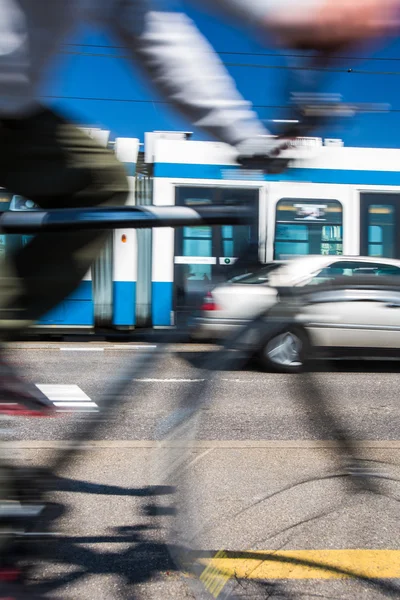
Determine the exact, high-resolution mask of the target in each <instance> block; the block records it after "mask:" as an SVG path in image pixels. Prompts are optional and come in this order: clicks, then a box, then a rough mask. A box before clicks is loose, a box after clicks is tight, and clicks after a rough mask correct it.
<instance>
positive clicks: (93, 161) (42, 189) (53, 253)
mask: <svg viewBox="0 0 400 600" xmlns="http://www.w3.org/2000/svg"><path fill="white" fill-rule="evenodd" d="M0 185H1V186H2V187H5V188H7V189H9V190H10V191H12V192H14V193H16V194H20V195H22V196H25V197H27V198H30V199H31V200H33V201H34V202H36V203H37V204H38V205H39V206H41V207H42V208H73V207H79V206H82V207H91V206H111V205H114V206H115V205H123V204H124V203H125V202H126V199H127V195H128V183H127V177H126V174H125V170H124V167H123V166H122V165H121V164H120V163H119V162H118V161H117V160H116V158H115V156H114V154H113V153H112V152H110V151H108V150H107V149H105V148H102V147H101V146H99V145H98V144H97V143H96V142H95V141H94V140H92V139H91V138H89V137H88V136H86V135H85V134H84V133H83V132H82V131H81V130H80V129H78V128H77V127H75V126H74V125H72V124H70V123H68V122H67V121H66V120H65V119H63V118H61V117H59V116H57V115H55V114H54V113H52V112H51V111H50V110H43V111H42V112H40V113H39V114H36V115H35V116H33V117H30V118H29V119H23V120H14V121H11V120H8V121H2V122H0ZM107 235H109V234H107V233H106V232H104V231H88V232H65V233H57V234H38V235H37V236H35V237H34V238H33V240H32V241H31V242H30V243H29V244H28V245H26V246H25V247H23V248H21V249H19V250H18V251H17V252H16V253H15V254H14V255H12V256H7V257H3V258H2V259H1V261H0V342H1V341H4V340H6V339H7V338H8V336H9V334H11V333H13V332H14V333H15V332H18V331H20V330H22V329H24V328H25V327H26V326H28V325H30V324H32V323H33V322H34V321H36V320H37V319H38V318H39V317H40V316H42V315H43V314H45V313H46V312H48V311H49V310H50V309H52V308H53V307H55V306H56V305H57V304H59V303H60V302H61V301H62V300H63V299H64V298H66V297H67V296H68V295H69V294H70V293H72V292H73V291H74V289H75V288H76V287H77V286H78V285H79V283H80V281H81V280H82V278H83V277H84V275H85V274H86V273H87V271H88V269H89V267H90V266H91V264H92V263H93V261H94V259H95V258H96V256H97V255H98V253H99V252H100V250H101V247H102V245H103V243H104V241H105V240H106V236H107ZM16 398H18V406H17V407H15V402H14V400H15V399H16ZM10 399H11V400H10ZM10 401H11V403H12V404H13V406H14V407H15V408H13V410H16V411H17V412H19V411H20V409H21V403H22V407H23V408H22V410H24V411H25V410H26V407H27V406H28V407H29V408H31V409H33V410H35V409H36V407H37V402H39V404H40V406H43V404H46V401H45V398H44V397H43V395H41V394H40V393H39V391H38V390H37V389H36V388H34V386H27V385H26V384H25V382H22V381H21V380H19V378H18V376H17V375H16V373H15V371H14V370H13V369H12V368H11V367H10V365H9V364H7V362H6V361H5V360H4V357H3V356H2V353H0V404H1V405H0V412H1V411H2V410H3V409H4V402H5V403H6V406H7V407H8V406H9V403H10Z"/></svg>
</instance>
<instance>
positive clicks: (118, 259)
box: [113, 229, 137, 281]
mask: <svg viewBox="0 0 400 600" xmlns="http://www.w3.org/2000/svg"><path fill="white" fill-rule="evenodd" d="M122 236H126V241H125V242H123V241H122ZM113 261H114V263H113V279H114V281H137V237H136V231H135V230H134V229H117V230H116V232H115V236H114V257H113Z"/></svg>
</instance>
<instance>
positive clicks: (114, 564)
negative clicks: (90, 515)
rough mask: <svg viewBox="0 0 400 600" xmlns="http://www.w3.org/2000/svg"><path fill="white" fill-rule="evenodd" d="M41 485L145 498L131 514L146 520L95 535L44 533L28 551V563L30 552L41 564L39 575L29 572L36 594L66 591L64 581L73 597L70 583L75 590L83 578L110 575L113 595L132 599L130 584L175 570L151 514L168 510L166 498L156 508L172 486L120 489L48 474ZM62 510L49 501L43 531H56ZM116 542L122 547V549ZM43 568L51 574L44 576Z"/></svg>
mask: <svg viewBox="0 0 400 600" xmlns="http://www.w3.org/2000/svg"><path fill="white" fill-rule="evenodd" d="M47 489H48V491H49V492H50V493H51V494H52V493H58V492H73V493H74V492H76V493H79V494H94V495H102V496H110V497H116V496H128V497H132V498H143V499H144V500H145V501H144V503H143V505H142V506H141V507H140V509H139V511H136V510H135V514H133V515H132V520H134V519H135V517H136V519H137V520H141V521H143V517H148V522H147V523H145V524H136V525H132V526H126V525H123V526H115V527H109V528H105V531H104V533H101V534H98V535H91V534H89V535H68V533H67V534H66V535H61V536H60V537H55V538H53V539H51V538H50V539H49V538H47V539H46V541H45V543H43V541H38V542H37V543H34V544H33V546H31V548H30V551H29V554H28V563H29V557H30V556H33V557H34V558H35V562H37V560H38V559H39V561H40V564H41V565H42V567H44V571H43V573H44V578H42V577H41V576H40V575H39V577H38V576H37V575H34V582H32V584H31V586H30V589H32V593H34V594H37V595H38V596H39V597H48V595H49V594H50V595H52V594H54V593H59V592H60V591H61V592H62V593H66V594H68V593H69V591H68V588H69V586H73V588H74V589H73V592H72V597H76V590H75V586H76V585H78V586H79V588H78V589H79V590H80V589H81V586H82V585H83V586H85V583H86V581H85V580H86V579H87V578H89V577H93V576H102V577H106V578H110V577H112V578H114V579H115V589H116V590H118V591H117V593H116V594H115V596H113V597H115V598H121V599H124V598H129V599H133V598H134V597H135V595H134V594H135V588H136V586H138V585H143V584H145V583H146V582H148V581H150V580H151V579H153V578H156V577H158V576H159V575H160V573H164V574H169V575H165V576H167V577H168V576H169V577H170V576H171V574H172V573H174V574H175V573H176V571H177V570H176V567H175V565H174V563H173V560H172V558H171V556H170V552H169V549H168V545H167V543H166V542H165V541H163V540H162V535H161V533H162V532H161V529H162V527H161V526H160V525H159V524H158V523H157V522H156V519H153V518H152V517H154V516H157V517H163V515H165V516H168V515H171V514H173V511H172V509H171V507H169V506H168V503H166V504H167V506H165V507H164V509H162V508H161V509H160V508H158V507H156V503H157V504H159V503H160V498H161V497H167V496H169V495H171V494H172V493H173V489H172V488H170V487H168V486H159V487H157V486H155V487H142V488H139V487H138V488H125V487H122V486H118V485H107V484H97V483H91V482H89V481H84V480H76V479H70V478H67V477H54V478H53V479H51V480H50V483H49V485H48V488H47ZM146 499H147V501H146ZM68 511H70V509H66V507H65V505H61V504H55V505H53V509H52V510H51V511H49V513H48V522H46V523H45V526H44V528H43V529H44V531H57V521H58V519H59V517H60V516H63V517H64V518H65V516H66V515H67V514H68ZM116 519H118V515H116ZM113 544H115V546H116V549H115V551H114V550H113V549H111V550H110V549H109V548H110V545H111V546H112V545H113ZM121 545H123V546H124V548H123V549H122V550H121ZM40 571H41V568H40ZM49 572H50V573H54V574H53V575H50V576H49V575H48V573H49ZM52 597H53V596H52ZM63 597H64V596H63ZM100 597H101V592H100Z"/></svg>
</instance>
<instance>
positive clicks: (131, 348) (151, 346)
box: [105, 344, 157, 350]
mask: <svg viewBox="0 0 400 600" xmlns="http://www.w3.org/2000/svg"><path fill="white" fill-rule="evenodd" d="M148 348H157V346H156V345H155V344H153V345H150V344H148V345H145V344H142V345H140V346H138V345H137V346H123V345H122V346H109V347H106V348H105V350H147V349H148Z"/></svg>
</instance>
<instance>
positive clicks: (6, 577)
mask: <svg viewBox="0 0 400 600" xmlns="http://www.w3.org/2000/svg"><path fill="white" fill-rule="evenodd" d="M20 575H21V573H20V571H19V570H18V569H1V570H0V581H16V580H17V579H18V577H19V576H20Z"/></svg>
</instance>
